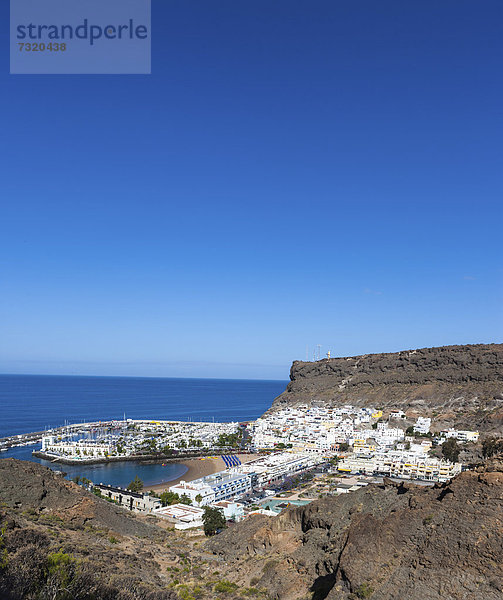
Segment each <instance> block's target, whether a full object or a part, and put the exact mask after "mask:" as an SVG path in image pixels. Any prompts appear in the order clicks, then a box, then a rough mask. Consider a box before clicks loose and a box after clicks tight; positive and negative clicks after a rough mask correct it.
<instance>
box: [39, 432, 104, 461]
mask: <svg viewBox="0 0 503 600" xmlns="http://www.w3.org/2000/svg"><path fill="white" fill-rule="evenodd" d="M112 451H113V446H112V444H111V443H105V442H95V441H93V440H85V439H84V440H78V441H76V442H73V441H66V440H62V441H59V442H58V441H56V438H55V437H54V436H45V437H43V438H42V452H47V453H49V454H54V455H55V456H64V457H66V458H71V459H73V460H83V459H88V458H103V457H106V456H108V455H109V454H111V452H112Z"/></svg>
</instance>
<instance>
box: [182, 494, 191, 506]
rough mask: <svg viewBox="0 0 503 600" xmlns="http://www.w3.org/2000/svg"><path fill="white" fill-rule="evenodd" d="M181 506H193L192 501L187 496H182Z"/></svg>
mask: <svg viewBox="0 0 503 600" xmlns="http://www.w3.org/2000/svg"><path fill="white" fill-rule="evenodd" d="M180 504H187V505H190V504H192V500H191V499H190V498H189V497H188V496H187V494H182V495H181V496H180Z"/></svg>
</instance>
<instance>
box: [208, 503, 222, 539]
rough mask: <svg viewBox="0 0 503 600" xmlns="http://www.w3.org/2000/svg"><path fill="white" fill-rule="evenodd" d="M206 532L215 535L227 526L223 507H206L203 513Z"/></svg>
mask: <svg viewBox="0 0 503 600" xmlns="http://www.w3.org/2000/svg"><path fill="white" fill-rule="evenodd" d="M203 524H204V534H205V535H208V536H210V535H215V534H216V533H218V531H220V530H221V529H225V528H226V527H227V522H226V520H225V516H224V511H223V510H222V509H221V508H215V507H212V506H205V507H204V514H203Z"/></svg>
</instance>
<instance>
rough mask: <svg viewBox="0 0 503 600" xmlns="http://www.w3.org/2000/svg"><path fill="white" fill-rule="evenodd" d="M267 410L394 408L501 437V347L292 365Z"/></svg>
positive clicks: (446, 348)
mask: <svg viewBox="0 0 503 600" xmlns="http://www.w3.org/2000/svg"><path fill="white" fill-rule="evenodd" d="M290 380H291V381H290V383H289V384H288V386H287V389H286V391H285V392H284V393H283V394H281V395H280V396H278V397H277V398H276V399H275V400H274V403H273V405H272V407H271V409H270V410H272V411H274V410H277V409H279V408H283V407H285V406H291V405H295V404H301V403H306V402H310V403H321V404H327V405H339V404H353V405H356V406H373V407H376V408H383V409H384V410H386V409H393V408H399V409H402V410H404V411H406V412H407V414H408V415H409V416H411V417H415V416H417V415H418V414H421V415H429V416H433V417H434V418H435V422H436V425H437V427H438V428H442V427H446V426H456V427H470V428H471V429H473V428H479V429H480V430H481V431H488V432H497V431H503V344H478V345H467V346H444V347H441V348H423V349H420V350H407V351H403V352H395V353H390V354H366V355H362V356H352V357H347V358H330V359H323V360H320V361H316V362H301V361H295V362H294V363H293V365H292V368H291V370H290Z"/></svg>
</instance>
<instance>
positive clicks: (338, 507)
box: [208, 463, 503, 600]
mask: <svg viewBox="0 0 503 600" xmlns="http://www.w3.org/2000/svg"><path fill="white" fill-rule="evenodd" d="M501 467H502V465H501V463H500V464H495V465H493V466H491V467H489V468H488V469H487V470H484V469H482V470H481V472H464V473H462V474H461V475H459V476H458V477H457V478H456V479H454V480H453V481H452V482H451V483H449V484H443V485H437V486H436V487H434V488H428V487H420V486H415V485H412V484H409V485H407V484H401V485H398V484H394V483H392V482H391V481H386V480H385V483H384V484H383V486H380V487H376V486H372V487H368V488H365V489H362V490H359V491H356V492H353V493H351V494H347V495H342V496H338V497H329V498H324V499H322V500H319V501H316V502H314V503H312V504H310V505H308V506H306V507H302V508H291V509H288V510H286V511H285V512H283V513H282V514H281V515H280V516H279V517H276V518H271V517H262V516H259V517H255V518H253V519H250V520H249V521H247V522H244V523H243V524H239V525H238V526H236V527H235V528H234V529H232V530H227V531H225V532H223V533H222V534H220V535H219V536H217V537H215V538H214V539H213V540H211V542H209V544H208V546H209V548H210V549H211V550H212V551H213V552H214V553H215V554H216V555H218V556H220V557H221V558H222V559H223V561H224V562H225V563H226V564H227V571H228V573H229V577H230V578H232V580H233V581H236V582H239V584H240V585H245V584H248V585H254V586H256V587H257V588H259V589H261V588H265V589H267V591H268V594H269V596H271V597H272V598H275V599H277V600H297V599H300V598H314V600H324V599H325V598H326V599H327V600H357V599H359V598H372V600H403V599H404V598H407V599H408V600H439V599H441V598H442V599H444V598H445V599H449V600H462V599H463V600H501V598H503V529H502V526H501V516H502V514H503V472H502V468H501Z"/></svg>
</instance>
